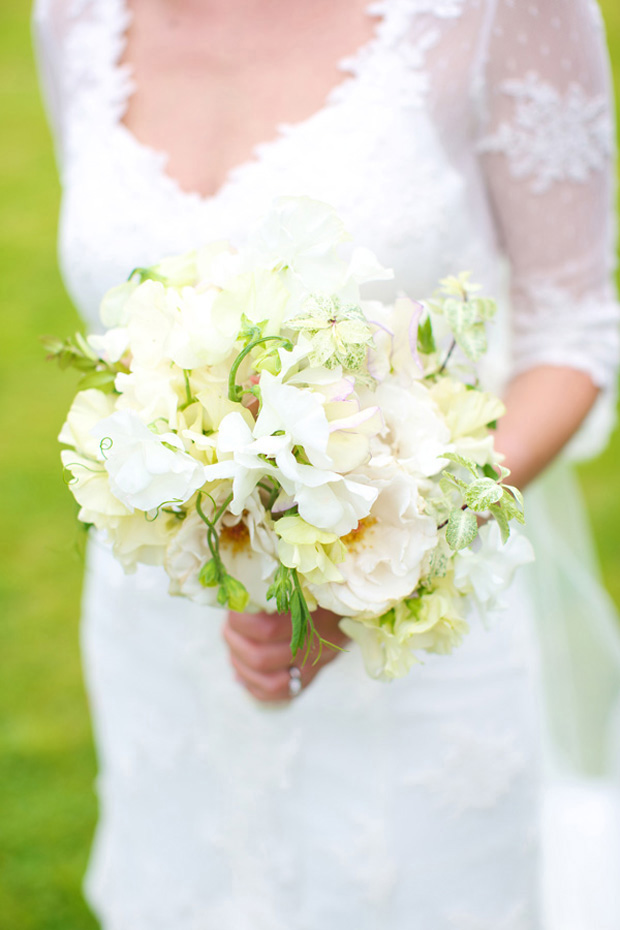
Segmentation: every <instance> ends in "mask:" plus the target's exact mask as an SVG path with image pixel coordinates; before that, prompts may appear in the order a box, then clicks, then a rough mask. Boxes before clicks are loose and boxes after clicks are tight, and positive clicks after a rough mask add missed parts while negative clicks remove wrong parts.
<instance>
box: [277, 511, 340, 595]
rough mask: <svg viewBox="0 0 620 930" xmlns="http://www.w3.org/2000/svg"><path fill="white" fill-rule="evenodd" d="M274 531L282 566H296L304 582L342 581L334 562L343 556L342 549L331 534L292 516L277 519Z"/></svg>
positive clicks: (335, 536) (334, 535)
mask: <svg viewBox="0 0 620 930" xmlns="http://www.w3.org/2000/svg"><path fill="white" fill-rule="evenodd" d="M274 531H275V533H276V535H277V536H278V537H279V540H278V556H279V558H280V561H281V562H282V564H283V565H287V566H288V567H289V568H296V569H297V570H298V571H299V572H300V574H301V575H303V577H304V578H305V579H306V581H311V582H314V583H315V584H323V583H324V582H327V581H341V580H342V575H341V574H340V572H339V571H338V569H337V568H336V563H337V562H340V561H342V559H343V558H344V553H345V548H344V546H343V544H342V543H341V541H340V539H339V538H338V536H337V535H336V534H335V533H326V532H324V531H323V530H319V529H317V528H316V527H315V526H312V525H311V524H310V523H306V521H305V520H302V518H301V517H298V516H294V515H293V516H285V517H281V518H280V519H279V520H277V521H276V523H275V524H274Z"/></svg>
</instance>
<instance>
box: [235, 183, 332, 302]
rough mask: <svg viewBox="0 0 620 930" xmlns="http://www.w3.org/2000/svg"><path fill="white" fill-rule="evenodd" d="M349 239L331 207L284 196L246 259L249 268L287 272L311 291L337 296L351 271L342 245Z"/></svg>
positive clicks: (264, 222)
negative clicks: (335, 293)
mask: <svg viewBox="0 0 620 930" xmlns="http://www.w3.org/2000/svg"><path fill="white" fill-rule="evenodd" d="M349 238H350V236H349V235H348V233H347V231H346V229H345V227H344V224H343V222H342V220H341V219H340V218H339V217H338V215H337V214H336V212H335V210H334V209H333V207H330V206H329V204H326V203H322V202H321V201H319V200H312V199H311V198H310V197H280V198H278V199H277V200H276V201H275V203H274V205H273V208H272V210H271V211H270V212H269V214H268V215H267V216H266V217H265V219H264V221H263V222H262V224H261V226H260V227H259V229H258V231H257V233H256V235H255V236H254V237H253V238H252V240H251V243H250V244H249V246H248V248H247V250H246V251H245V253H244V257H245V261H246V263H247V264H248V266H249V267H255V266H256V265H258V266H259V267H262V268H267V269H269V270H272V269H286V272H287V275H288V277H292V278H294V279H297V280H298V281H299V282H300V283H301V285H302V286H303V288H304V289H305V290H306V291H308V292H312V291H321V292H324V293H334V291H336V290H337V289H338V285H339V284H340V283H341V282H342V279H343V277H344V274H345V272H346V268H347V266H346V265H345V263H344V262H343V261H342V259H341V258H340V257H339V255H338V246H339V245H340V244H341V243H343V242H346V241H347V240H348V239H349Z"/></svg>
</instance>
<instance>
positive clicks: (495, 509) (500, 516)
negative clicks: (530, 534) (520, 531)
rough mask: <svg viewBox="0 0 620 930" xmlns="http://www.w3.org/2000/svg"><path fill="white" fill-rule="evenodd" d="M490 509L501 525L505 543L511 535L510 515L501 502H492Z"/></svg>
mask: <svg viewBox="0 0 620 930" xmlns="http://www.w3.org/2000/svg"><path fill="white" fill-rule="evenodd" d="M489 510H490V511H491V514H492V515H493V517H495V519H496V520H497V525H498V526H499V530H500V533H501V534H502V542H503V543H505V542H506V540H507V539H508V537H509V536H510V524H509V522H508V517H507V516H506V514H505V513H504V511H503V510H502V508H501V506H500V505H499V504H491V506H490V507H489Z"/></svg>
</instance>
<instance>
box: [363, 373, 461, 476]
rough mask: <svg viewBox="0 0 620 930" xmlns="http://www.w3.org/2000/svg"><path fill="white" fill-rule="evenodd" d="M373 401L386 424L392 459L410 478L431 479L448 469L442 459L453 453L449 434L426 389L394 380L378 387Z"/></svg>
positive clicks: (413, 383) (415, 384) (386, 436)
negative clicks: (443, 469) (421, 477)
mask: <svg viewBox="0 0 620 930" xmlns="http://www.w3.org/2000/svg"><path fill="white" fill-rule="evenodd" d="M373 400H374V401H375V402H376V403H377V404H378V405H379V407H380V408H381V413H382V414H383V418H384V420H385V424H386V433H385V437H384V439H385V442H386V443H387V445H388V446H389V450H390V453H391V455H392V456H393V457H394V458H395V459H396V461H397V462H398V463H399V465H401V466H402V467H403V468H404V469H405V470H406V471H407V472H409V473H410V474H412V475H419V476H425V477H430V476H431V475H436V474H437V473H438V472H440V471H441V469H442V468H443V467H444V466H445V465H447V459H442V458H441V456H442V455H443V454H444V453H446V452H451V451H453V447H452V445H451V442H450V431H449V429H448V427H447V426H446V423H445V420H444V418H443V417H442V416H441V414H440V412H439V410H438V409H437V405H436V404H435V403H434V401H433V399H432V397H431V395H430V394H429V391H428V390H427V388H426V386H425V385H424V384H423V383H422V382H419V381H413V382H412V383H411V384H409V385H407V387H401V386H400V385H399V384H397V383H396V382H395V381H393V380H391V379H390V380H389V381H384V382H383V383H382V384H379V385H378V386H377V389H376V391H375V393H374V394H373Z"/></svg>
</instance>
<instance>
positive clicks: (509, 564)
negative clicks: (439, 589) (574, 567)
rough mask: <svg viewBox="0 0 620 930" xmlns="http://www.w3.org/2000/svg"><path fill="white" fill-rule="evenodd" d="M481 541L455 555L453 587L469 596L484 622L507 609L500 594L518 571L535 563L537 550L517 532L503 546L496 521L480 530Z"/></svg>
mask: <svg viewBox="0 0 620 930" xmlns="http://www.w3.org/2000/svg"><path fill="white" fill-rule="evenodd" d="M478 539H479V543H478V545H477V546H476V549H475V551H474V549H462V550H460V551H459V552H457V553H456V556H455V558H454V584H455V587H456V588H457V589H458V590H459V591H460V592H461V593H462V594H465V595H468V597H469V598H470V599H471V600H472V602H473V603H474V604H475V605H476V606H477V607H478V609H479V611H480V614H481V616H482V617H483V619H484V618H485V617H486V616H488V615H489V614H492V613H493V612H494V611H497V610H502V609H503V608H504V607H505V604H504V603H503V602H502V600H501V598H500V596H499V595H500V594H501V593H502V592H503V591H505V590H506V589H507V588H508V587H509V586H510V584H511V582H512V579H513V577H514V573H515V571H516V570H517V568H519V566H520V565H526V564H527V563H528V562H532V561H533V560H534V550H533V548H532V544H531V543H530V541H529V540H528V539H526V537H525V536H523V535H522V534H521V533H518V532H516V531H515V530H514V529H513V530H511V534H510V537H509V538H508V540H507V542H506V543H502V539H501V533H500V530H499V526H498V525H497V523H496V522H495V520H490V521H489V522H488V523H486V524H485V525H484V526H481V527H480V529H479V531H478Z"/></svg>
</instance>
